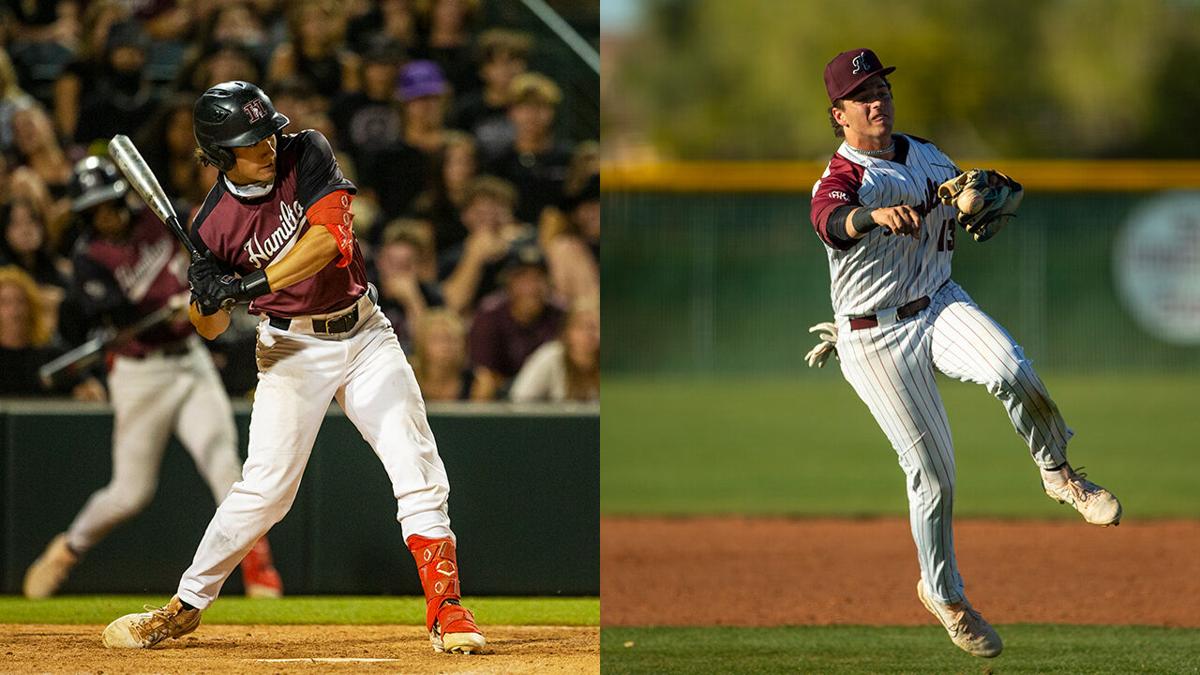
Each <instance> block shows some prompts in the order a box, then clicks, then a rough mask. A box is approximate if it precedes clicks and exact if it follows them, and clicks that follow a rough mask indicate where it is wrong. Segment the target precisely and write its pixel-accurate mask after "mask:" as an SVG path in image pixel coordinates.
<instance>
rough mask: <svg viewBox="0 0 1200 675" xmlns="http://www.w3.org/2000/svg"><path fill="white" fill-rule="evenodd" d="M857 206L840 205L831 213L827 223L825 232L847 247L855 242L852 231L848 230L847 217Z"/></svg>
mask: <svg viewBox="0 0 1200 675" xmlns="http://www.w3.org/2000/svg"><path fill="white" fill-rule="evenodd" d="M856 208H858V207H857V206H854V205H851V204H846V205H844V206H839V207H837V208H836V209H834V210H833V213H831V214H829V221H828V222H827V223H825V233H826V234H828V235H829V238H830V239H832V240H833V241H834V242H835V243H837V244H841V245H843V246H845V247H846V248H849V245H850V244H853V243H854V237H851V236H850V233H849V232H847V231H846V217H847V216H849V215H850V212H851V211H853V210H854V209H856Z"/></svg>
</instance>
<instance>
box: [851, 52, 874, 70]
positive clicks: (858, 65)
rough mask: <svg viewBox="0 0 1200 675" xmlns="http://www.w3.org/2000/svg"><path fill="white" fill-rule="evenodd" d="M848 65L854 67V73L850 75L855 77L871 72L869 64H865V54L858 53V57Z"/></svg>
mask: <svg viewBox="0 0 1200 675" xmlns="http://www.w3.org/2000/svg"><path fill="white" fill-rule="evenodd" d="M850 63H851V64H853V65H854V71H853V72H851V73H850V74H851V75H857V74H859V72H863V73H867V72H870V71H871V64H869V63H867V53H866V52H859V53H858V56H856V57H854V60H853V61H851V62H850Z"/></svg>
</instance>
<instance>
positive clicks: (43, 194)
mask: <svg viewBox="0 0 1200 675" xmlns="http://www.w3.org/2000/svg"><path fill="white" fill-rule="evenodd" d="M13 131H14V133H15V134H16V147H17V158H18V161H19V163H21V164H24V165H25V167H28V171H22V172H21V173H24V174H27V175H25V176H23V177H22V178H21V181H22V184H23V185H24V186H25V187H26V188H27V189H28V192H27V193H26V194H28V195H29V196H31V197H33V198H34V199H35V200H36V201H35V204H36V205H37V207H38V212H39V213H40V214H41V216H42V222H43V223H44V224H45V225H46V227H47V229H49V230H50V231H51V234H52V237H51V238H52V239H56V238H57V236H58V234H59V233H60V232H61V231H62V228H63V227H64V225H65V223H66V222H67V220H68V219H69V218H70V213H71V204H70V200H68V199H67V198H66V195H67V187H68V185H69V184H70V181H71V163H70V162H69V161H67V156H66V153H64V152H63V149H62V147H61V146H60V145H59V144H58V138H57V137H56V136H55V135H54V127H53V126H52V124H51V122H50V118H49V117H48V116H47V115H46V113H45V111H43V110H42V108H41V107H40V106H32V107H29V108H25V109H24V110H20V111H18V112H17V113H16V114H15V115H14V116H13ZM13 173H14V182H16V180H17V176H16V174H17V173H18V172H17V171H14V172H13ZM17 187H18V186H17V185H15V184H14V185H13V188H14V190H16V189H17Z"/></svg>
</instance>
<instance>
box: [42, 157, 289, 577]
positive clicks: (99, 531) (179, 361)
mask: <svg viewBox="0 0 1200 675" xmlns="http://www.w3.org/2000/svg"><path fill="white" fill-rule="evenodd" d="M71 191H72V197H73V200H72V204H71V206H72V211H74V212H75V213H76V214H77V216H78V217H79V218H81V219H83V221H84V226H85V233H84V235H83V237H82V238H81V240H80V242H79V244H78V245H77V247H76V253H75V258H74V265H75V290H74V293H75V294H76V295H77V296H78V299H79V300H78V304H79V306H80V307H81V308H82V310H83V314H84V321H85V323H87V324H88V325H98V324H100V323H108V324H110V325H113V326H116V327H121V326H127V325H129V324H132V323H135V322H136V321H138V320H139V319H141V318H142V317H144V316H147V315H149V314H152V313H154V312H155V311H157V310H159V309H160V308H162V307H165V306H167V305H168V304H169V303H170V302H172V301H173V299H178V300H180V301H182V299H183V298H186V292H187V286H186V285H185V284H184V269H185V267H186V266H187V258H186V256H184V255H183V254H182V252H181V251H180V250H179V246H178V244H176V242H175V240H174V239H173V238H172V237H171V235H170V234H169V233H168V232H167V230H166V228H164V227H163V226H162V223H161V222H159V221H158V218H157V217H155V215H154V214H153V213H152V212H151V211H150V210H149V209H140V210H138V211H136V212H135V211H131V210H130V209H129V207H128V206H127V204H126V202H125V195H126V193H128V191H129V186H128V184H127V183H126V182H125V179H124V178H123V177H122V176H121V174H120V173H118V172H117V167H116V166H114V165H113V163H112V162H110V161H109V160H107V159H105V158H103V157H87V158H85V159H82V160H80V161H79V163H78V164H76V165H75V174H74V177H73V180H72V182H71ZM179 308H180V309H181V310H182V308H183V304H182V302H180V305H179ZM108 388H109V392H110V398H111V400H112V407H113V437H112V456H113V474H112V480H111V481H110V482H109V484H108V485H107V486H105V487H104V488H102V489H100V490H98V491H97V492H96V493H95V494H93V495H92V496H91V498H89V499H88V501H87V504H85V505H84V507H83V509H82V510H81V511H80V512H79V514H78V515H77V516H75V520H74V521H72V523H71V526H70V527H69V528H68V529H67V531H66V532H64V533H63V534H60V535H58V536H57V537H55V538H54V539H53V540H52V541H51V542H50V545H49V546H48V547H47V548H46V551H45V552H44V553H43V554H42V555H41V556H40V557H39V558H38V559H37V560H36V561H34V563H33V564H32V565H31V566H30V567H29V571H28V572H27V573H26V575H25V584H24V591H25V595H26V597H30V598H45V597H48V596H50V595H53V594H54V593H55V592H56V591H57V590H58V589H59V587H60V586H61V585H62V584H63V582H64V581H66V579H67V575H68V573H69V572H70V571H71V568H73V567H74V566H75V565H76V564H77V563H78V562H79V560H80V558H81V557H82V556H83V554H84V553H86V552H87V551H89V550H90V549H91V548H92V547H94V546H95V545H96V544H98V543H99V542H100V541H101V540H102V539H103V538H104V537H105V536H106V535H107V534H108V533H109V532H110V531H111V530H112V529H113V528H114V527H116V526H117V525H120V524H121V523H123V522H125V521H127V520H129V519H130V518H132V517H134V516H136V515H137V514H138V513H140V512H141V511H142V510H143V509H145V508H146V506H147V505H148V504H149V503H150V500H151V499H153V498H154V492H155V489H156V488H157V486H158V469H159V466H160V465H161V463H162V457H163V453H164V452H165V451H166V448H167V441H168V440H169V439H170V437H171V434H172V433H174V434H175V435H176V436H178V437H179V440H180V442H181V443H182V444H183V447H184V448H186V449H187V451H188V453H189V454H191V456H192V458H193V459H194V460H196V468H197V469H199V470H200V475H201V476H202V477H203V478H204V480H205V482H207V483H208V487H209V489H210V490H212V494H213V498H214V500H215V501H216V502H217V503H220V502H221V500H222V499H224V498H225V495H226V494H228V493H229V488H230V487H231V486H232V485H233V484H234V483H235V482H236V481H237V479H238V478H239V477H240V476H241V473H242V467H241V460H240V459H239V458H238V453H237V430H236V429H235V428H234V425H233V410H232V409H231V408H230V407H229V398H228V397H227V396H226V395H225V388H224V387H223V386H222V384H221V379H220V377H219V376H218V375H217V370H216V367H215V366H214V365H213V362H212V358H211V357H210V356H209V354H208V350H207V349H205V348H204V346H203V345H202V344H200V340H199V339H198V338H197V337H196V334H195V331H194V330H192V327H191V326H190V325H188V323H187V322H186V321H184V320H183V319H182V316H180V317H179V319H177V320H173V321H168V322H165V323H163V324H159V325H158V326H155V327H153V328H150V329H149V330H147V331H146V332H144V333H142V334H141V335H138V336H137V337H135V338H134V339H133V340H132V341H130V342H128V343H126V344H124V345H122V346H120V347H118V348H116V350H115V355H114V358H113V365H112V370H111V371H110V372H109V374H108ZM264 533H265V532H264ZM238 560H241V558H239V559H238ZM237 562H238V561H236V560H235V561H234V564H237ZM242 578H243V581H245V586H246V594H247V595H250V596H251V597H278V596H279V595H280V594H281V593H282V591H283V586H282V584H281V582H280V579H279V574H278V573H277V572H276V571H275V567H274V566H273V565H272V563H271V553H270V548H269V547H268V546H267V541H266V539H265V537H264V538H263V539H262V540H261V541H259V542H258V544H257V545H255V546H254V547H253V548H252V549H251V550H250V552H249V554H248V555H246V558H245V560H244V561H243V562H242Z"/></svg>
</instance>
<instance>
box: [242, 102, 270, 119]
mask: <svg viewBox="0 0 1200 675" xmlns="http://www.w3.org/2000/svg"><path fill="white" fill-rule="evenodd" d="M242 112H244V113H246V117H247V118H249V120H250V123H251V124H254V123H255V122H257V121H259V120H261V119H262V118H264V117H266V116H267V106H265V105H263V102H262V101H260V100H259V99H254V100H253V101H250V102H249V103H247V104H246V105H244V106H242Z"/></svg>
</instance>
